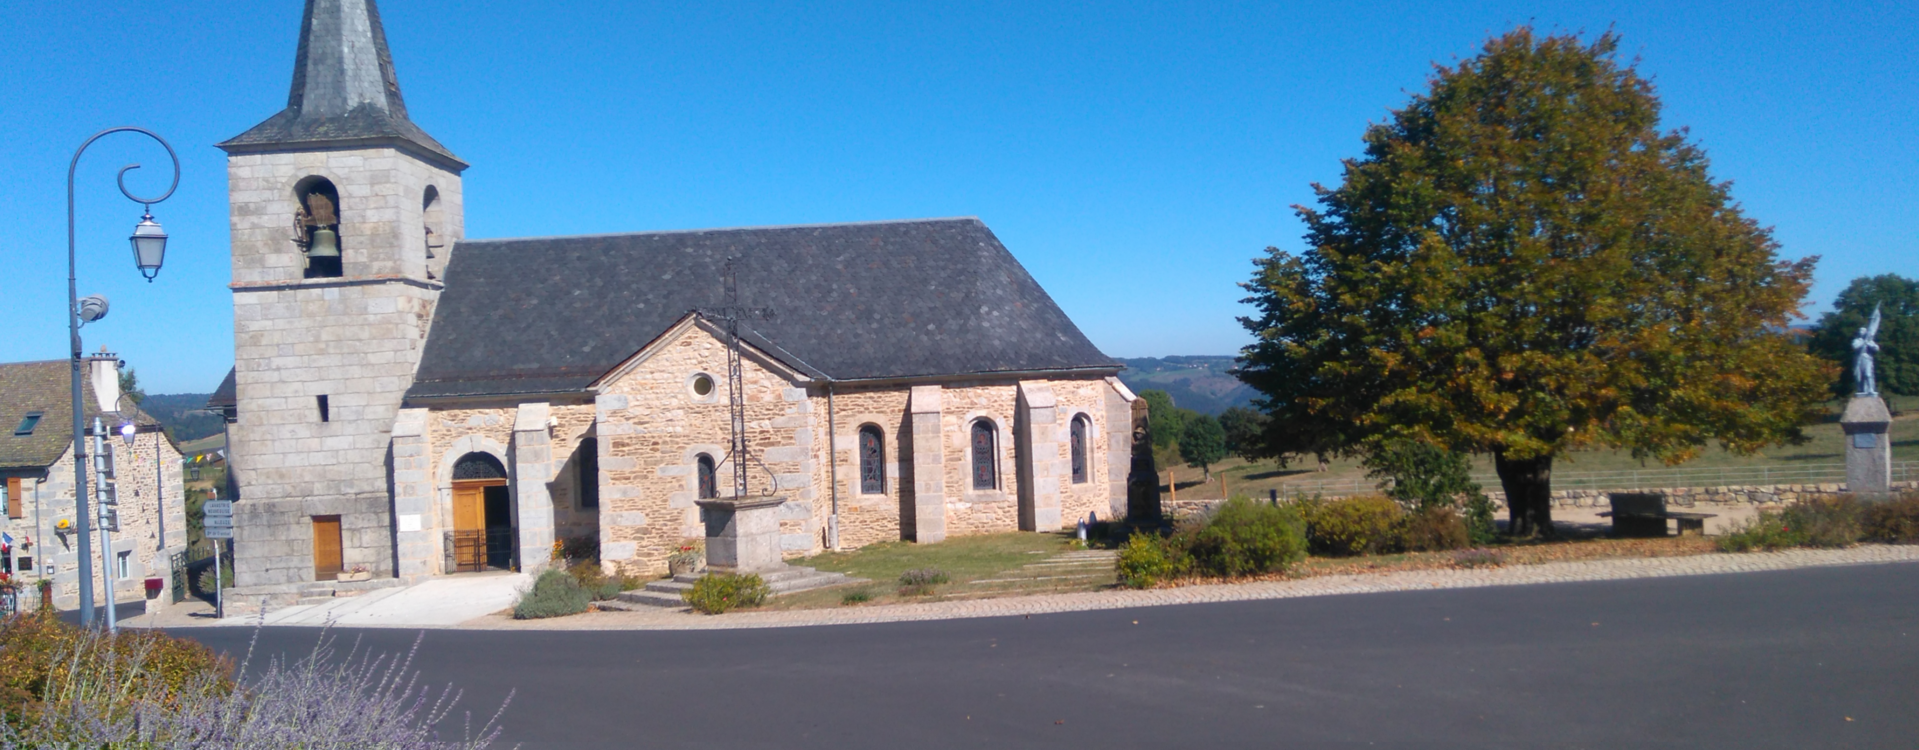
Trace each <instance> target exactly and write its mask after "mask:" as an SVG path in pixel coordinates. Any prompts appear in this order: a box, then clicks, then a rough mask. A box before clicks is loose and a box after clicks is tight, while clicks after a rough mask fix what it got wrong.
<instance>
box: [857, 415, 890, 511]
mask: <svg viewBox="0 0 1919 750" xmlns="http://www.w3.org/2000/svg"><path fill="white" fill-rule="evenodd" d="M880 439H881V438H880V428H878V427H874V426H873V425H867V426H865V427H861V428H860V492H863V493H866V494H869V495H878V494H881V493H884V492H886V470H885V468H884V467H885V461H886V449H885V447H884V446H883V445H881V443H880Z"/></svg>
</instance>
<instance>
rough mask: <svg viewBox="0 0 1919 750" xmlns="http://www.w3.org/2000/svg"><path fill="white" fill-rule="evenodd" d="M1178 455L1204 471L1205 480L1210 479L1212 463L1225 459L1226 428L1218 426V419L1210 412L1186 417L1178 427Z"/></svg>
mask: <svg viewBox="0 0 1919 750" xmlns="http://www.w3.org/2000/svg"><path fill="white" fill-rule="evenodd" d="M1179 457H1180V458H1181V459H1182V460H1184V461H1185V462H1186V465H1187V466H1197V467H1199V468H1200V470H1201V471H1204V472H1206V481H1209V482H1210V481H1212V479H1213V464H1216V463H1219V462H1220V461H1223V460H1225V459H1226V430H1224V429H1222V428H1221V427H1220V426H1219V420H1217V419H1214V418H1213V415H1211V414H1194V415H1193V416H1192V417H1190V418H1188V419H1187V420H1186V426H1185V427H1182V428H1181V429H1180V434H1179Z"/></svg>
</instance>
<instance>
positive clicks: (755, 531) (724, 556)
mask: <svg viewBox="0 0 1919 750" xmlns="http://www.w3.org/2000/svg"><path fill="white" fill-rule="evenodd" d="M785 502H786V498H781V497H747V498H737V499H736V498H722V499H715V500H700V501H699V505H700V520H701V521H703V522H704V523H705V524H706V567H707V568H709V569H711V570H712V571H714V572H716V573H765V572H770V571H774V570H779V569H781V568H784V567H786V563H785V562H784V561H783V560H781V559H780V506H781V505H782V504H784V503H785Z"/></svg>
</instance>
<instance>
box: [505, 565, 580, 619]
mask: <svg viewBox="0 0 1919 750" xmlns="http://www.w3.org/2000/svg"><path fill="white" fill-rule="evenodd" d="M592 602H593V594H592V593H591V592H588V591H587V590H586V589H584V588H582V587H581V586H580V582H579V581H578V580H577V579H575V578H574V577H573V576H571V575H569V574H567V572H566V571H563V570H547V571H546V572H544V573H541V574H540V577H539V578H538V579H536V580H534V581H533V587H532V588H529V589H527V591H526V593H524V594H521V595H520V602H519V603H518V604H515V605H513V619H516V620H537V619H540V618H543V617H562V616H565V615H577V614H579V613H581V612H585V611H586V608H587V605H589V604H591V603H592Z"/></svg>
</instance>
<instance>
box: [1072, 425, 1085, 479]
mask: <svg viewBox="0 0 1919 750" xmlns="http://www.w3.org/2000/svg"><path fill="white" fill-rule="evenodd" d="M1072 440H1073V483H1074V484H1079V483H1082V482H1085V481H1086V418H1085V417H1073V433H1072Z"/></svg>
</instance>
